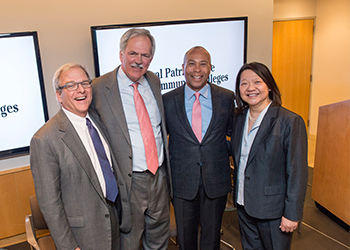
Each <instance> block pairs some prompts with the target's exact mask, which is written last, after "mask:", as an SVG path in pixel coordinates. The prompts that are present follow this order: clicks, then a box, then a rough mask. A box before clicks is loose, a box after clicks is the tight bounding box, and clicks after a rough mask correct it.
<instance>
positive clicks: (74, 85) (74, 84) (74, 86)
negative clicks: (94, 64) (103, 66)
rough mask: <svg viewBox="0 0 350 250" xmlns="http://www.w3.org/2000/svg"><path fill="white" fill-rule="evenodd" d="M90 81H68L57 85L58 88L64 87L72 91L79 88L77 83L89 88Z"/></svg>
mask: <svg viewBox="0 0 350 250" xmlns="http://www.w3.org/2000/svg"><path fill="white" fill-rule="evenodd" d="M91 82H92V81H91V80H85V81H82V82H69V83H67V84H66V85H63V86H60V87H58V89H63V88H66V89H67V90H68V91H74V90H77V89H78V88H79V84H80V85H81V86H82V87H83V88H84V89H88V88H91Z"/></svg>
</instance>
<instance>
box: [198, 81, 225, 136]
mask: <svg viewBox="0 0 350 250" xmlns="http://www.w3.org/2000/svg"><path fill="white" fill-rule="evenodd" d="M209 88H210V92H211V105H212V115H211V119H210V122H209V126H208V128H207V131H206V132H205V135H204V137H203V140H202V142H204V141H205V140H206V139H207V138H208V136H209V135H210V134H211V131H212V130H213V129H214V127H215V123H216V122H217V120H218V119H217V116H218V115H220V110H221V104H222V103H221V99H220V95H219V92H218V91H217V89H215V87H213V85H212V84H210V83H209Z"/></svg>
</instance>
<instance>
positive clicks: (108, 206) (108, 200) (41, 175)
mask: <svg viewBox="0 0 350 250" xmlns="http://www.w3.org/2000/svg"><path fill="white" fill-rule="evenodd" d="M54 88H55V91H56V96H57V100H58V101H59V102H60V104H61V105H62V107H61V109H60V110H59V111H58V113H57V114H56V115H55V116H54V117H53V118H52V119H50V120H49V121H48V122H47V123H46V124H45V125H44V126H42V128H40V130H39V131H38V132H37V133H36V134H35V135H34V136H33V138H32V140H31V144H30V165H31V170H32V174H33V178H34V183H35V191H36V195H37V198H38V202H39V206H40V209H41V211H42V213H43V215H44V218H45V220H46V222H47V225H48V227H49V230H50V233H51V235H52V237H53V239H54V242H55V245H56V248H57V249H65V250H67V249H72V250H73V249H84V250H87V249H91V250H96V249H101V250H111V249H112V250H118V249H120V236H119V220H118V216H117V214H118V212H117V208H116V205H115V204H116V201H117V200H118V199H119V197H118V198H117V195H118V193H122V194H123V196H125V195H126V189H125V188H124V181H123V180H122V178H118V180H116V177H115V175H114V173H113V172H114V171H115V168H116V162H115V161H114V159H113V157H112V156H111V154H110V153H109V146H108V144H107V141H106V140H105V139H104V136H103V130H102V128H99V127H97V126H96V124H95V123H94V120H93V119H92V117H91V114H89V113H88V108H89V105H90V103H91V99H92V89H91V80H90V77H89V75H88V73H87V71H86V69H85V68H84V67H83V66H81V65H79V64H73V63H69V64H65V65H63V66H61V67H60V68H59V69H58V70H57V71H56V73H55V77H54ZM87 119H89V121H90V123H91V124H92V125H93V126H94V127H95V128H96V129H97V130H95V132H96V133H97V134H98V135H96V134H95V135H96V136H98V137H99V138H100V145H101V147H103V149H101V150H97V149H96V150H95V147H94V139H93V138H92V137H91V136H90V133H89V132H88V126H87ZM99 152H104V156H105V157H106V162H104V163H102V162H100V159H101V158H100V154H99ZM104 166H106V168H104ZM106 174H107V175H108V178H110V179H108V180H107V179H106V178H107V177H106ZM119 177H120V176H119ZM109 180H110V181H111V182H109ZM117 182H118V183H119V185H120V188H119V190H118V186H117ZM109 184H110V185H109Z"/></svg>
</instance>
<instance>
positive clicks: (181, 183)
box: [163, 84, 234, 200]
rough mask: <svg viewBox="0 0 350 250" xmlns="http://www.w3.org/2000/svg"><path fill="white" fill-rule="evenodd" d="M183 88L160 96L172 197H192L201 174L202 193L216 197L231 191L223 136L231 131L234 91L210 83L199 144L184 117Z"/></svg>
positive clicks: (226, 149) (225, 143)
mask: <svg viewBox="0 0 350 250" xmlns="http://www.w3.org/2000/svg"><path fill="white" fill-rule="evenodd" d="M184 87H185V85H184V86H181V87H179V88H177V89H175V90H173V91H171V92H169V93H167V94H165V95H164V96H163V101H164V108H165V115H166V121H167V130H168V133H169V153H170V165H171V171H172V179H173V188H174V196H175V197H178V198H182V199H187V200H192V199H194V198H195V196H196V195H197V192H198V188H199V182H200V176H201V174H202V178H203V186H204V189H205V192H206V194H207V195H208V196H209V197H210V198H217V197H220V196H223V195H225V194H227V193H228V192H229V191H230V190H231V174H230V162H229V152H228V146H227V141H226V135H230V134H231V130H232V117H233V113H234V94H233V92H232V91H229V90H226V89H224V88H221V87H218V86H216V85H212V84H210V89H211V96H212V108H213V111H212V118H211V121H210V123H209V126H208V129H207V131H206V133H205V135H204V137H203V140H202V142H201V143H199V141H198V140H197V138H196V136H195V134H194V133H193V130H192V128H191V126H190V123H189V121H188V119H187V115H186V110H185V100H184V97H185V93H184Z"/></svg>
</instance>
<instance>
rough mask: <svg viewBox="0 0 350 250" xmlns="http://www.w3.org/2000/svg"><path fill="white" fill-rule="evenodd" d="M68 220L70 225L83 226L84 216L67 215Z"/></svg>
mask: <svg viewBox="0 0 350 250" xmlns="http://www.w3.org/2000/svg"><path fill="white" fill-rule="evenodd" d="M68 222H69V225H70V226H71V227H84V226H85V224H84V217H82V216H79V217H68Z"/></svg>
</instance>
